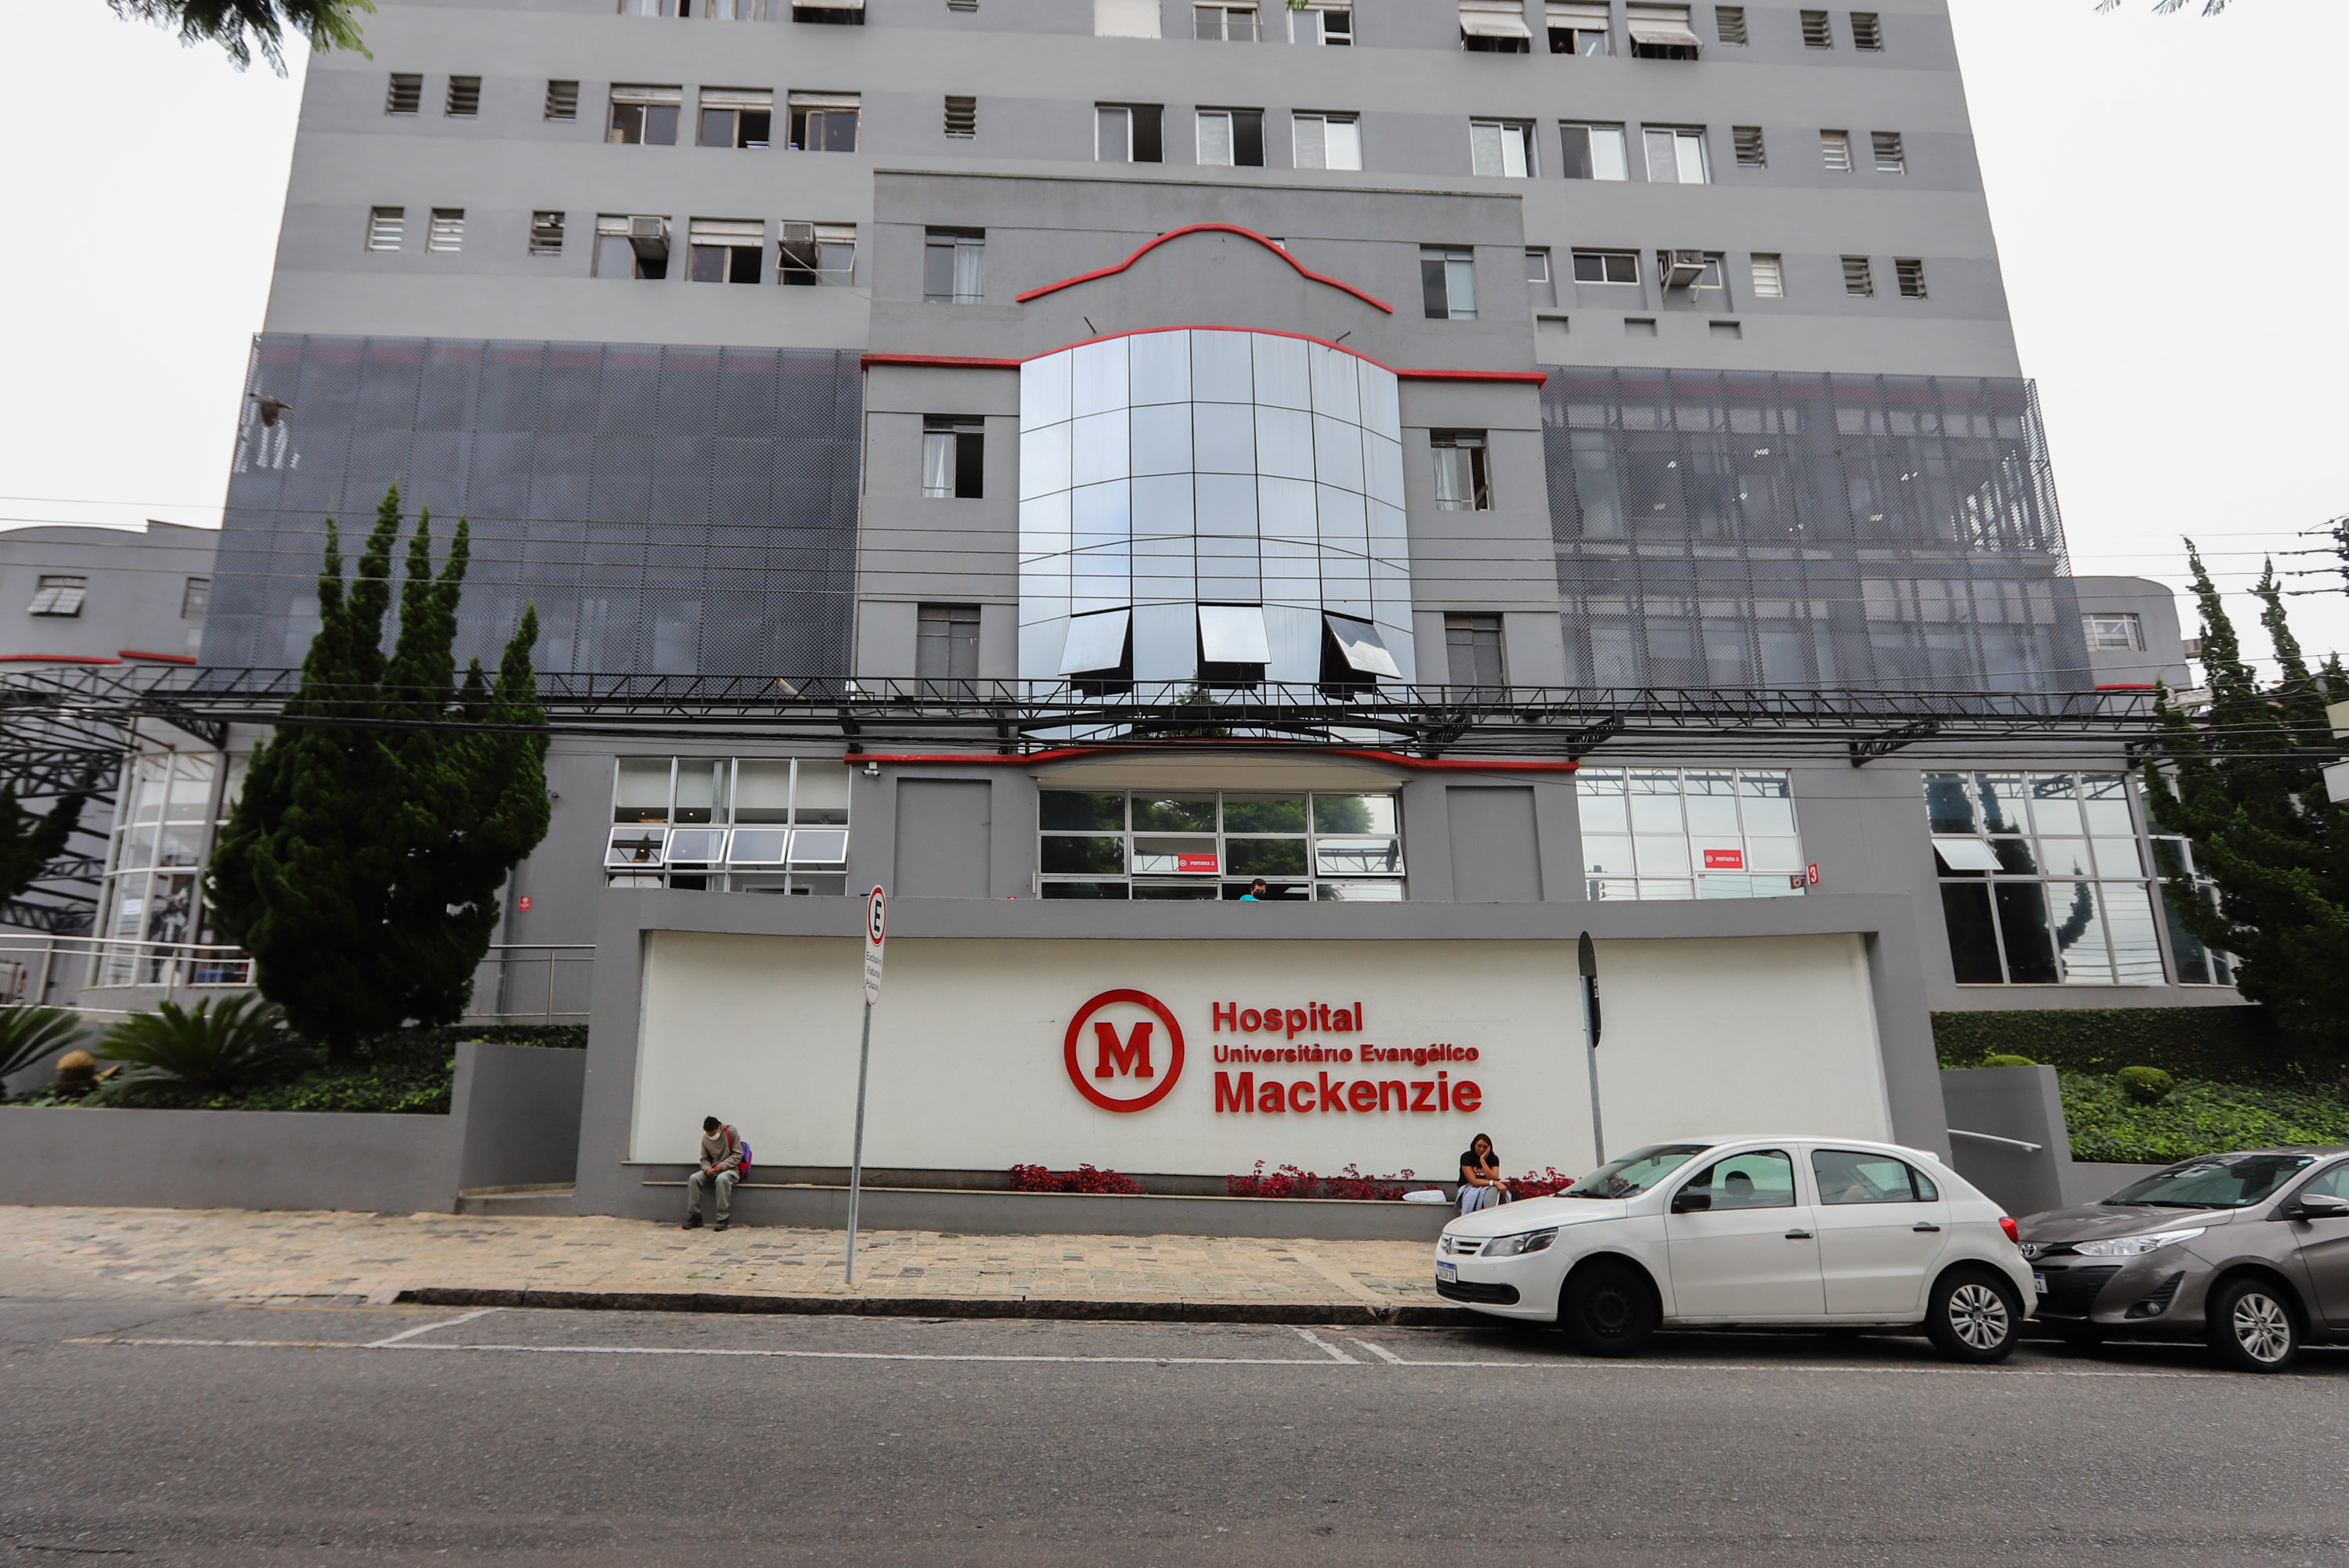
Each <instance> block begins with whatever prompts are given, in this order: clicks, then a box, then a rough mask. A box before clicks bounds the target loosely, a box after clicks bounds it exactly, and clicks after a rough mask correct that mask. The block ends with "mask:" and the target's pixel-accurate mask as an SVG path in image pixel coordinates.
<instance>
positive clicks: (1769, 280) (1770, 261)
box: [1747, 251, 1786, 299]
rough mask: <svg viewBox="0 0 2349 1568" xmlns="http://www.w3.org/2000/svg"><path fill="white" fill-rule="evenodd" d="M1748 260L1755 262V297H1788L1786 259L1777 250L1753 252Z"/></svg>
mask: <svg viewBox="0 0 2349 1568" xmlns="http://www.w3.org/2000/svg"><path fill="white" fill-rule="evenodd" d="M1747 260H1748V261H1749V262H1750V263H1752V264H1753V269H1754V271H1753V277H1754V298H1755V299H1785V297H1786V259H1785V257H1784V256H1783V255H1781V254H1779V253H1777V252H1775V251H1754V252H1752V253H1750V254H1749V255H1748V257H1747Z"/></svg>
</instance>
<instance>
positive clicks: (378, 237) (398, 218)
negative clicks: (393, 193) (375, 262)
mask: <svg viewBox="0 0 2349 1568" xmlns="http://www.w3.org/2000/svg"><path fill="white" fill-rule="evenodd" d="M407 228H408V209H407V208H405V207H372V208H369V209H368V210H367V249H368V250H370V251H396V250H398V249H399V245H400V241H401V239H402V238H403V236H404V235H405V233H406V231H407Z"/></svg>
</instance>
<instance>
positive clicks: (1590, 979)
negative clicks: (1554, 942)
mask: <svg viewBox="0 0 2349 1568" xmlns="http://www.w3.org/2000/svg"><path fill="white" fill-rule="evenodd" d="M1574 957H1575V967H1576V968H1577V969H1578V970H1579V971H1581V975H1582V1039H1583V1055H1584V1057H1585V1058H1586V1059H1587V1060H1588V1063H1589V1066H1590V1146H1591V1149H1592V1150H1593V1151H1594V1152H1595V1153H1596V1154H1597V1155H1598V1158H1599V1164H1601V1165H1604V1164H1606V1163H1607V1129H1606V1127H1605V1125H1604V1124H1603V1123H1602V1122H1601V1121H1600V1119H1599V954H1598V953H1597V952H1596V951H1595V950H1593V948H1592V947H1591V945H1590V933H1588V932H1587V931H1586V932H1584V933H1583V934H1582V940H1581V941H1579V942H1578V943H1576V944H1575V950H1574Z"/></svg>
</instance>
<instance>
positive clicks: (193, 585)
mask: <svg viewBox="0 0 2349 1568" xmlns="http://www.w3.org/2000/svg"><path fill="white" fill-rule="evenodd" d="M211 609H212V579H211V578H209V577H191V578H189V579H188V583H187V586H186V587H184V588H182V589H181V590H180V619H181V620H182V621H201V620H202V619H203V618H204V615H205V614H206V613H207V612H209V611H210V610H211ZM2129 618H2130V619H2131V620H2135V619H2136V618H2137V617H2135V616H2134V615H2132V616H2131V617H2129Z"/></svg>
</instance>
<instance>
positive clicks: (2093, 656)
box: [2072, 577, 2194, 691]
mask: <svg viewBox="0 0 2349 1568" xmlns="http://www.w3.org/2000/svg"><path fill="white" fill-rule="evenodd" d="M2072 581H2073V583H2074V585H2075V587H2076V588H2077V590H2078V592H2079V595H2080V613H2081V614H2083V615H2087V614H2096V613H2099V612H2101V613H2104V614H2129V615H2135V616H2136V617H2137V627H2138V630H2139V631H2140V632H2141V633H2142V634H2143V635H2144V639H2145V646H2144V647H2143V648H2142V649H2139V650H2135V651H2130V652H2123V651H2120V650H2117V649H2106V650H2101V651H2100V650H2098V649H2096V648H2094V647H2091V648H2090V649H2089V650H2088V664H2089V666H2090V667H2091V668H2092V669H2094V670H2095V676H2096V684H2097V685H2098V686H2151V685H2153V684H2154V683H2155V682H2156V681H2161V682H2165V683H2167V684H2168V686H2169V688H2170V689H2171V690H2172V691H2175V690H2177V689H2178V688H2179V687H2181V686H2191V685H2193V684H2194V683H2193V680H2192V678H2191V674H2190V672H2189V670H2188V668H2187V664H2186V648H2185V634H2184V631H2183V629H2182V628H2181V626H2180V625H2179V622H2178V593H2177V591H2176V590H2174V589H2172V588H2171V587H2170V586H2169V585H2168V583H2154V582H2149V581H2147V579H2145V578H2143V577H2075V578H2074V579H2073V580H2072Z"/></svg>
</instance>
